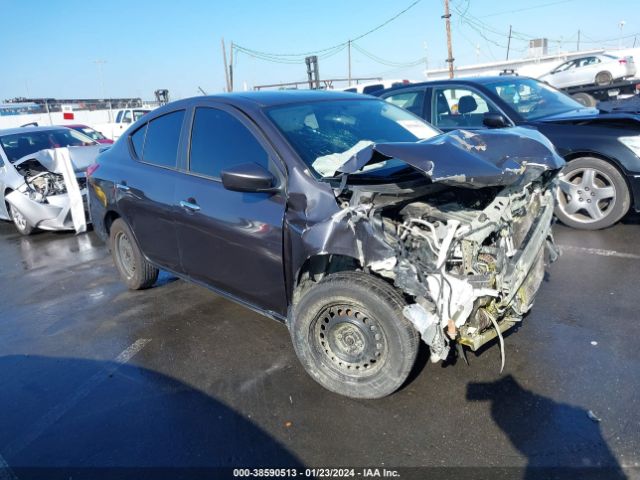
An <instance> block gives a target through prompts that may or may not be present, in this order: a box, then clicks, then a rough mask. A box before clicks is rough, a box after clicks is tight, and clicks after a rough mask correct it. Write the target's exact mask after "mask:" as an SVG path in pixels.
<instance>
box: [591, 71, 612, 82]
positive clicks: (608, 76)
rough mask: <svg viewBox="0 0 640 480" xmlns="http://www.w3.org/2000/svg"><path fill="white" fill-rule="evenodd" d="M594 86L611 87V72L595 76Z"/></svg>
mask: <svg viewBox="0 0 640 480" xmlns="http://www.w3.org/2000/svg"><path fill="white" fill-rule="evenodd" d="M595 80H596V85H611V82H613V75H611V72H607V71H604V72H598V73H597V74H596V78H595Z"/></svg>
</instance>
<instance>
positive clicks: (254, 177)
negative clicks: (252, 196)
mask: <svg viewBox="0 0 640 480" xmlns="http://www.w3.org/2000/svg"><path fill="white" fill-rule="evenodd" d="M220 177H221V178H222V185H223V186H224V188H226V189H227V190H232V191H235V192H274V191H276V190H277V188H276V187H275V185H276V177H275V176H274V175H273V174H272V173H271V172H270V171H269V170H267V169H266V168H264V167H262V166H261V165H258V164H257V163H243V164H241V165H235V166H233V167H231V168H228V169H225V170H222V172H220Z"/></svg>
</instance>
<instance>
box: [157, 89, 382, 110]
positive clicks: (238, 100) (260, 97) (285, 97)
mask: <svg viewBox="0 0 640 480" xmlns="http://www.w3.org/2000/svg"><path fill="white" fill-rule="evenodd" d="M202 98H206V99H210V100H214V101H219V102H223V103H227V104H231V105H238V106H239V105H251V106H253V107H271V106H275V105H285V104H289V103H306V102H316V101H322V100H356V99H359V100H363V99H364V100H366V99H367V98H370V99H372V100H373V99H374V98H373V97H366V96H363V95H360V94H357V93H352V92H336V91H326V90H265V91H257V92H234V93H221V94H217V95H207V96H205V97H191V98H187V99H184V100H178V101H177V102H172V103H173V104H177V103H180V102H191V101H193V100H197V99H202ZM168 105H171V104H168Z"/></svg>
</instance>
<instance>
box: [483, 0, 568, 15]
mask: <svg viewBox="0 0 640 480" xmlns="http://www.w3.org/2000/svg"><path fill="white" fill-rule="evenodd" d="M569 2H575V0H560V1H558V2H549V3H542V4H540V5H532V6H530V7H525V8H518V9H515V10H505V11H502V12H495V13H490V14H489V15H483V16H481V17H479V18H489V17H497V16H498V15H506V14H507V13H518V12H526V11H528V10H535V9H537V8H544V7H550V6H552V5H560V4H561V3H569Z"/></svg>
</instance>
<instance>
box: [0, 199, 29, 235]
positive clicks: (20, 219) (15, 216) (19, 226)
mask: <svg viewBox="0 0 640 480" xmlns="http://www.w3.org/2000/svg"><path fill="white" fill-rule="evenodd" d="M6 204H7V208H8V210H9V216H10V217H11V221H12V222H13V225H14V226H15V227H16V230H18V233H20V234H21V235H24V236H28V235H31V234H32V233H33V230H34V227H33V226H32V225H31V224H29V221H28V220H27V219H26V218H25V217H24V215H22V213H20V211H19V210H18V209H17V208H16V207H14V206H13V205H11V204H10V203H9V202H6Z"/></svg>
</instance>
